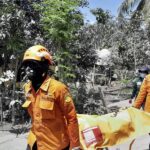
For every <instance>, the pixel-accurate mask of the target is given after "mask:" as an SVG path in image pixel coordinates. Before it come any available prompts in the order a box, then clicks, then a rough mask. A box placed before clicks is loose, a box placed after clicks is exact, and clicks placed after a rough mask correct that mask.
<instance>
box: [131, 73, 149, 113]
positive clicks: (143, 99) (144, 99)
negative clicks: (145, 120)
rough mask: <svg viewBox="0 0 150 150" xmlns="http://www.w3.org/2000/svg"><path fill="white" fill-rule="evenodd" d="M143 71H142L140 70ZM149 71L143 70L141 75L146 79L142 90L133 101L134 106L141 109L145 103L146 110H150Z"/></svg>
mask: <svg viewBox="0 0 150 150" xmlns="http://www.w3.org/2000/svg"><path fill="white" fill-rule="evenodd" d="M140 72H141V71H140ZM147 74H148V72H145V73H144V72H143V70H142V72H141V76H142V78H143V79H144V80H143V82H142V84H141V87H140V91H139V93H138V95H137V97H136V99H135V101H134V103H133V107H135V108H138V109H140V108H141V106H142V105H143V103H144V111H146V112H150V96H149V95H150V74H148V75H147Z"/></svg>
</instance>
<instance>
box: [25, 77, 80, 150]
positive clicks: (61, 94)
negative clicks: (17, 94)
mask: <svg viewBox="0 0 150 150" xmlns="http://www.w3.org/2000/svg"><path fill="white" fill-rule="evenodd" d="M24 89H25V96H26V101H25V103H24V104H23V107H26V108H28V112H29V114H30V116H31V118H32V128H31V131H32V133H33V134H34V135H35V137H36V141H37V146H38V150H61V149H64V148H65V147H67V146H68V145H69V143H70V147H71V148H73V147H77V146H79V145H80V142H79V129H78V121H77V116H76V111H75V107H74V104H73V101H72V98H71V96H70V93H69V91H68V88H67V87H66V86H65V85H64V84H63V83H61V82H59V81H56V80H55V79H52V78H50V77H47V79H46V80H45V81H44V83H43V84H42V85H41V87H40V88H39V90H38V91H37V92H36V93H35V91H34V89H33V87H32V85H31V83H30V82H29V83H27V84H25V86H24ZM29 139H30V138H29ZM32 144H33V143H32Z"/></svg>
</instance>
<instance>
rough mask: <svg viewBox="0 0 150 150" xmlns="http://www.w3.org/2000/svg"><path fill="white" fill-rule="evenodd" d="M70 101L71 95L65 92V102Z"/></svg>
mask: <svg viewBox="0 0 150 150" xmlns="http://www.w3.org/2000/svg"><path fill="white" fill-rule="evenodd" d="M71 101H72V97H71V95H70V94H69V93H67V94H66V95H65V102H66V103H69V102H71Z"/></svg>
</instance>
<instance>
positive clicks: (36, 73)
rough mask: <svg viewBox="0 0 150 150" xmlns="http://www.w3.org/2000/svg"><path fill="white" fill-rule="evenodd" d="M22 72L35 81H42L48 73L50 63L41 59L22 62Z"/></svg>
mask: <svg viewBox="0 0 150 150" xmlns="http://www.w3.org/2000/svg"><path fill="white" fill-rule="evenodd" d="M21 70H22V71H21V74H23V76H24V78H27V79H29V80H30V81H32V82H34V83H39V82H42V81H43V80H44V78H45V76H46V75H47V71H48V64H47V63H44V62H39V61H33V60H32V61H26V62H24V63H23V64H22V68H21Z"/></svg>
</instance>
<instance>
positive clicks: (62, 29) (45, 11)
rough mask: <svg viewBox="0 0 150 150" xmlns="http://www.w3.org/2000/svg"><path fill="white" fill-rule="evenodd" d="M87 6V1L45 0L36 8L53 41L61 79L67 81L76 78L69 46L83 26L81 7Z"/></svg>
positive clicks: (45, 29)
mask: <svg viewBox="0 0 150 150" xmlns="http://www.w3.org/2000/svg"><path fill="white" fill-rule="evenodd" d="M83 5H86V0H72V1H70V0H63V1H61V0H43V1H42V2H41V3H39V4H38V5H37V4H35V8H37V10H38V11H39V12H40V14H41V22H40V24H41V26H42V27H43V28H44V31H45V32H44V34H45V35H46V37H47V39H50V41H51V43H52V44H51V45H52V46H50V47H51V49H53V54H54V57H55V60H56V61H57V63H58V67H59V74H58V75H59V77H60V79H62V80H64V81H65V80H66V78H67V77H69V76H70V77H74V75H73V74H72V67H71V65H70V64H71V62H72V59H74V57H73V56H72V54H71V49H70V47H69V46H68V44H69V43H70V42H71V41H72V40H73V39H74V37H75V32H76V31H77V30H79V29H80V27H81V26H82V25H83V23H84V21H83V15H82V14H81V12H80V11H79V9H78V8H79V6H83Z"/></svg>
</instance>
